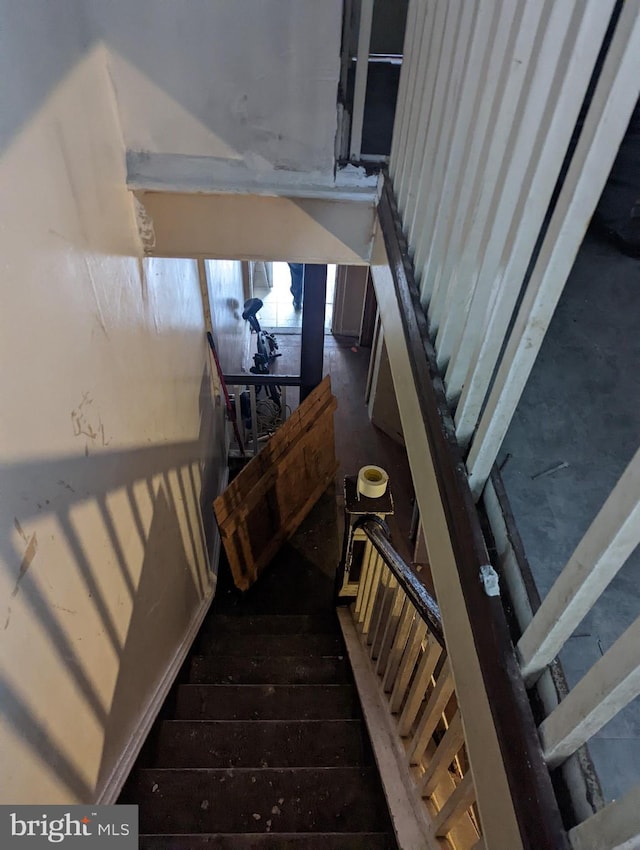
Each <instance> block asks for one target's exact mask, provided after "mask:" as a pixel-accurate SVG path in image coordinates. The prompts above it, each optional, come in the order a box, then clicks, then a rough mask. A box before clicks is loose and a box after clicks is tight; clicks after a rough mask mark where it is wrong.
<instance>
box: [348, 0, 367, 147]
mask: <svg viewBox="0 0 640 850" xmlns="http://www.w3.org/2000/svg"><path fill="white" fill-rule="evenodd" d="M372 23H373V0H361V5H360V25H359V29H358V56H357V59H356V80H355V86H354V92H353V114H352V116H351V145H350V156H351V159H355V160H358V159H360V152H361V150H362V127H363V123H364V102H365V97H366V94H367V77H368V75H369V48H370V45H371V25H372Z"/></svg>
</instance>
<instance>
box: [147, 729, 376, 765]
mask: <svg viewBox="0 0 640 850" xmlns="http://www.w3.org/2000/svg"><path fill="white" fill-rule="evenodd" d="M372 763H373V762H372V756H371V752H370V750H369V748H368V746H367V740H366V736H365V732H364V728H363V724H362V721H360V720H266V721H265V720H195V721H193V720H166V721H164V723H163V724H162V726H161V728H160V735H159V739H158V743H157V749H156V759H155V764H156V766H157V767H170V768H182V767H186V768H189V767H214V768H215V767H233V768H235V767H263V768H265V767H336V766H349V765H368V764H372Z"/></svg>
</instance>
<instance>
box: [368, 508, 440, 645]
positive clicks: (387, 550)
mask: <svg viewBox="0 0 640 850" xmlns="http://www.w3.org/2000/svg"><path fill="white" fill-rule="evenodd" d="M356 525H357V527H358V528H360V529H361V530H362V531H363V532H364V533H365V534H366V535H367V537H368V538H369V540H370V541H371V543H372V544H373V546H374V547H375V549H376V550H377V552H378V553H379V555H380V557H381V558H382V560H383V561H384V562H385V564H386V565H387V566H388V567H389V569H390V570H391V572H392V573H393V575H394V576H395V577H396V579H397V581H398V584H399V585H400V587H401V588H402V589H403V590H404V592H405V593H406V594H407V597H408V598H409V600H410V601H411V604H412V605H413V607H414V608H415V609H416V611H417V612H418V614H419V615H420V617H422V619H423V620H424V621H425V623H426V624H427V627H428V629H429V631H430V632H431V633H432V635H433V636H434V638H435V639H436V640H437V641H438V643H439V644H440V646H441V647H443V648H446V647H445V643H444V633H443V630H442V617H441V616H440V608H439V607H438V603H437V602H436V601H435V599H434V598H433V597H432V596H431V594H430V593H429V591H428V590H427V588H426V587H425V586H424V585H423V584H422V582H421V581H420V579H419V578H418V577H417V576H416V575H415V573H414V572H413V570H412V569H411V567H410V566H409V565H408V564H407V562H406V561H405V560H404V558H402V556H401V555H400V554H399V553H398V552H397V551H396V550H395V548H394V547H393V545H392V544H391V542H390V540H389V538H388V536H387V531H386V528H385V525H384V523H383V522H382V521H381V520H380V519H379V518H378V517H377V516H373V515H366V516H364V517H362V519H360V520H359V521H358V522H357V523H356Z"/></svg>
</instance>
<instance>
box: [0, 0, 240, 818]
mask: <svg viewBox="0 0 640 850" xmlns="http://www.w3.org/2000/svg"><path fill="white" fill-rule="evenodd" d="M85 12H86V4H83V3H79V2H78V3H75V2H60V3H58V2H56V3H55V4H54V3H45V2H34V0H24V2H21V3H14V2H12V0H7V2H3V3H2V16H3V27H2V29H1V30H0V73H1V75H2V79H3V87H2V94H3V98H4V99H5V103H3V104H2V108H0V125H1V126H0V130H1V133H0V139H1V140H2V150H1V155H0V198H2V229H1V230H0V256H1V257H2V278H1V282H0V396H1V397H2V400H3V401H2V407H1V411H0V464H1V465H2V470H1V471H0V524H1V525H0V547H1V548H0V742H1V744H0V746H1V749H2V759H1V760H0V802H3V803H5V802H14V803H17V802H20V803H27V802H33V803H35V802H49V803H56V802H71V801H80V800H83V801H90V800H95V799H97V798H98V796H99V795H100V794H101V793H102V792H103V791H104V789H105V787H107V785H108V782H109V777H110V776H111V774H112V771H113V769H114V767H115V765H116V764H117V761H118V759H119V757H120V755H121V754H122V751H123V747H124V745H125V743H126V741H127V740H128V738H129V736H130V734H131V732H132V730H134V728H135V727H136V725H137V724H138V722H139V720H140V717H141V715H142V713H143V711H144V709H145V707H146V706H147V705H148V703H149V700H150V699H151V697H152V695H153V693H154V691H155V689H156V687H157V685H158V683H159V681H160V679H161V677H162V674H163V672H164V670H165V668H166V666H167V664H168V662H169V661H170V660H171V658H172V657H173V655H174V653H175V650H176V647H177V645H178V644H179V642H180V641H181V640H182V638H183V636H184V634H185V632H186V630H187V628H188V626H189V623H190V622H191V621H192V618H193V617H194V614H195V613H196V612H197V611H198V609H199V607H200V606H201V602H202V600H204V599H206V597H207V596H208V595H209V594H210V592H211V588H212V585H213V583H214V578H213V575H212V573H211V571H210V569H209V558H208V556H207V554H206V549H207V548H209V549H211V548H212V544H213V540H212V535H211V531H209V534H208V535H205V533H204V530H203V528H202V520H201V516H200V511H199V506H198V502H201V503H202V504H203V505H204V506H205V509H206V510H207V511H210V504H211V497H212V495H213V493H214V492H215V491H216V489H217V488H218V486H219V483H220V482H219V477H220V475H221V465H222V462H223V461H222V458H223V447H222V427H221V416H222V412H221V411H222V408H221V407H220V406H216V405H214V404H213V403H212V398H211V383H210V379H209V372H208V368H209V366H208V352H207V349H206V344H205V337H204V324H203V312H202V304H201V296H200V290H199V284H198V276H197V268H196V264H195V262H193V261H191V260H167V259H150V260H144V261H143V260H141V259H140V245H139V242H138V236H137V228H136V225H135V219H134V213H133V209H132V199H131V196H130V194H129V193H128V192H127V191H126V189H125V148H124V144H123V140H122V136H121V133H120V129H119V124H118V116H117V109H116V103H115V100H114V97H113V91H112V88H111V83H110V79H109V74H108V68H107V56H106V53H105V51H104V49H103V48H102V47H101V46H100V45H96V44H95V42H94V41H93V38H92V35H91V28H90V27H89V26H88V23H87V19H86V16H85ZM231 271H233V270H231ZM223 276H224V275H223ZM206 520H207V524H209V520H211V516H210V513H209V514H208V516H207V517H206ZM212 528H213V525H212V522H211V524H210V525H209V530H210V529H212Z"/></svg>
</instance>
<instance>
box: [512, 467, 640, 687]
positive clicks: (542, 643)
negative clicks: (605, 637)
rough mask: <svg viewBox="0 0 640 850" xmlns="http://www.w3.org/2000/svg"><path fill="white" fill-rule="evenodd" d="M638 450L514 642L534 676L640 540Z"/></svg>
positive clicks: (530, 675)
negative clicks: (520, 634)
mask: <svg viewBox="0 0 640 850" xmlns="http://www.w3.org/2000/svg"><path fill="white" fill-rule="evenodd" d="M639 500H640V450H638V451H637V452H636V454H635V456H634V457H633V459H632V460H631V462H630V464H629V466H628V467H627V468H626V470H625V472H624V473H623V475H622V477H621V478H620V480H619V481H618V483H617V484H616V486H615V487H614V489H613V490H612V492H611V494H610V495H609V497H608V498H607V501H606V502H605V503H604V505H603V507H602V509H601V510H600V512H599V513H598V515H597V516H596V518H595V519H594V520H593V522H592V523H591V525H590V527H589V529H588V530H587V533H586V534H585V535H584V537H583V538H582V540H581V541H580V543H579V544H578V546H577V548H576V550H575V552H574V553H573V555H572V556H571V558H570V559H569V561H568V563H567V565H566V566H565V568H564V569H563V570H562V572H561V573H560V575H559V576H558V578H557V579H556V581H555V583H554V585H553V587H552V588H551V590H550V591H549V593H548V594H547V596H546V597H545V599H544V600H543V602H542V605H541V606H540V608H539V609H538V611H537V612H536V614H535V616H534V617H533V620H532V621H531V623H530V624H529V626H528V627H527V629H526V630H525V632H524V634H523V635H522V637H521V638H520V641H519V642H518V653H519V655H520V662H521V669H522V675H523V676H524V677H525V679H527V680H528V681H532V680H534V679H535V678H536V677H537V676H538V675H539V674H540V673H541V672H542V671H543V670H544V668H545V667H546V666H547V664H549V663H550V662H551V661H552V660H553V658H555V656H556V655H557V654H558V652H559V651H560V649H561V648H562V647H563V646H564V644H565V642H566V641H567V639H568V638H569V637H570V636H571V634H572V633H573V632H574V631H575V629H576V627H577V626H578V624H579V623H580V622H581V620H582V619H583V618H584V617H585V615H586V614H587V613H588V611H589V610H590V609H591V608H592V606H593V605H594V603H595V602H596V601H597V600H598V598H599V596H600V594H601V593H602V592H603V590H604V589H605V588H606V587H607V585H608V584H609V582H610V581H611V580H612V579H613V578H614V576H615V575H616V573H617V572H618V570H619V569H620V568H621V567H622V565H623V564H624V563H625V561H626V560H627V558H628V557H629V555H630V554H631V553H632V552H633V550H634V549H635V548H636V546H637V545H638V544H639V543H640V501H639Z"/></svg>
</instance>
